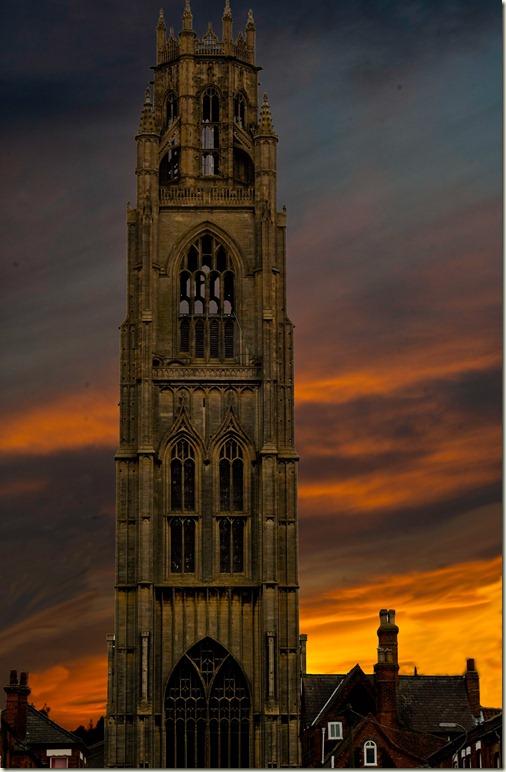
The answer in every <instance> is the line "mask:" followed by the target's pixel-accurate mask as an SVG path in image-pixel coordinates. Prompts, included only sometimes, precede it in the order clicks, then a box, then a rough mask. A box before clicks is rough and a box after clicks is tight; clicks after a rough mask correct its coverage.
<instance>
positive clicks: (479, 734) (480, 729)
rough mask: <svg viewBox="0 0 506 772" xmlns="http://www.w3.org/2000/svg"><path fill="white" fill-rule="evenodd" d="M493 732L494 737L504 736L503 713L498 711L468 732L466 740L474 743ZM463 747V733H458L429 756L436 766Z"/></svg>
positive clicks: (432, 763)
mask: <svg viewBox="0 0 506 772" xmlns="http://www.w3.org/2000/svg"><path fill="white" fill-rule="evenodd" d="M491 734H492V735H493V736H494V739H495V738H496V737H498V736H499V735H500V736H501V737H502V713H497V714H496V715H495V716H492V718H489V719H488V720H486V721H484V722H483V723H482V724H477V726H475V727H474V729H472V730H471V731H470V732H468V733H467V735H466V737H465V740H466V743H472V742H476V741H477V740H480V739H485V738H486V737H487V736H488V735H491ZM461 747H462V734H460V735H458V736H457V737H455V738H454V739H453V740H451V741H450V742H449V743H446V745H444V746H443V747H442V748H440V749H439V750H438V751H435V752H434V753H433V754H431V756H430V757H429V761H430V765H431V766H436V764H439V763H440V762H441V761H442V760H443V759H450V758H451V757H452V756H453V754H454V753H455V752H456V751H458V750H459V749H460V748H461Z"/></svg>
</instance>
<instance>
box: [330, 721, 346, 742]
mask: <svg viewBox="0 0 506 772" xmlns="http://www.w3.org/2000/svg"><path fill="white" fill-rule="evenodd" d="M328 738H329V740H342V739H343V724H342V722H341V721H329V723H328Z"/></svg>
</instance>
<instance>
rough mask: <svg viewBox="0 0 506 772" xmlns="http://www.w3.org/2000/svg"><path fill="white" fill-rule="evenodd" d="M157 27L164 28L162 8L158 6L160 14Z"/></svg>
mask: <svg viewBox="0 0 506 772" xmlns="http://www.w3.org/2000/svg"><path fill="white" fill-rule="evenodd" d="M157 28H158V29H165V19H164V18H163V8H160V14H159V16H158V24H157Z"/></svg>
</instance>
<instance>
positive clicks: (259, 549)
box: [105, 0, 300, 768]
mask: <svg viewBox="0 0 506 772" xmlns="http://www.w3.org/2000/svg"><path fill="white" fill-rule="evenodd" d="M156 42H157V60H156V66H155V67H154V89H153V95H152V94H151V90H150V89H149V88H148V89H147V90H146V95H145V102H144V107H143V110H142V115H141V122H140V127H139V130H138V133H137V136H136V140H137V169H136V175H137V202H136V206H135V208H132V207H130V205H129V206H128V210H127V226H128V302H127V313H126V318H125V321H124V323H123V325H122V326H121V398H120V409H121V417H120V446H119V450H118V453H117V456H116V461H117V535H116V543H117V553H116V618H115V634H114V635H111V636H109V670H108V672H109V688H108V705H107V717H106V756H105V764H106V766H109V767H137V768H139V767H176V768H181V767H213V768H215V767H221V768H224V767H227V768H237V767H243V768H248V767H259V768H263V767H268V766H273V767H278V766H285V767H286V766H293V767H296V766H298V765H299V763H300V752H299V712H300V668H299V661H298V660H299V651H298V645H299V638H298V576H297V514H296V469H297V460H298V459H297V454H296V452H295V449H294V443H293V348H292V332H293V328H292V324H291V322H290V321H289V319H288V318H287V315H286V287H285V220H286V216H285V213H284V212H278V211H277V207H276V146H277V137H276V134H275V132H274V129H273V124H272V119H271V113H270V108H269V104H268V101H267V97H266V96H264V98H263V102H262V104H261V106H260V109H259V105H258V99H257V92H258V68H257V67H256V65H255V26H254V21H253V16H252V14H251V12H250V13H249V15H248V19H247V24H246V29H245V32H244V33H240V34H239V35H238V37H236V38H234V37H233V36H232V16H231V12H230V8H229V4H228V0H227V2H226V4H225V11H224V15H223V28H222V37H221V39H220V38H218V37H217V36H216V34H215V33H214V31H213V30H212V28H211V26H209V29H208V32H207V33H206V34H205V35H204V37H203V38H202V39H198V38H197V36H196V34H195V32H194V31H193V25H192V14H191V9H190V5H189V2H187V3H186V6H185V9H184V14H183V20H182V30H181V32H180V34H179V36H178V37H176V36H175V35H174V32H173V30H172V29H171V30H170V31H169V33H168V34H167V30H166V27H165V22H164V19H163V14H162V13H160V17H159V21H158V26H157V33H156Z"/></svg>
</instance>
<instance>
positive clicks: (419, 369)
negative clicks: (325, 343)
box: [295, 337, 501, 404]
mask: <svg viewBox="0 0 506 772" xmlns="http://www.w3.org/2000/svg"><path fill="white" fill-rule="evenodd" d="M472 344H473V342H472V341H470V340H469V338H468V337H466V338H465V339H463V340H460V339H452V340H447V341H439V342H437V343H436V342H434V343H433V342H432V341H431V342H429V344H428V348H426V349H422V348H421V347H418V350H416V351H415V348H416V347H415V345H414V344H413V346H412V347H410V356H409V360H405V359H403V360H402V361H399V360H398V357H396V356H388V354H387V353H385V352H382V357H381V359H380V361H379V362H378V364H377V366H375V365H374V363H371V364H370V365H369V367H366V368H363V367H362V368H358V369H351V370H350V369H348V370H346V362H344V363H343V368H342V369H341V370H340V372H339V374H336V375H335V376H332V377H330V378H329V377H326V374H325V375H324V374H318V372H317V371H315V369H314V363H313V362H310V363H309V365H308V369H307V370H305V368H303V370H302V372H301V373H299V375H298V377H297V379H296V381H295V400H296V402H298V403H301V404H302V403H304V402H320V403H332V404H341V403H343V402H348V401H349V400H352V399H358V398H359V397H363V396H367V397H370V396H371V395H378V394H388V395H395V394H398V395H401V394H402V393H403V392H404V393H405V391H406V390H407V389H411V388H413V387H415V386H416V385H417V384H420V383H422V382H426V381H430V380H436V379H438V378H451V377H455V376H457V375H459V374H460V373H465V372H467V371H469V370H487V369H489V368H491V367H500V366H501V354H500V351H499V350H492V351H484V350H483V340H482V339H481V338H479V339H478V338H477V339H476V341H475V344H476V345H474V346H473V345H472ZM349 367H350V362H349V361H348V368H349ZM336 369H337V368H336Z"/></svg>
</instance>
